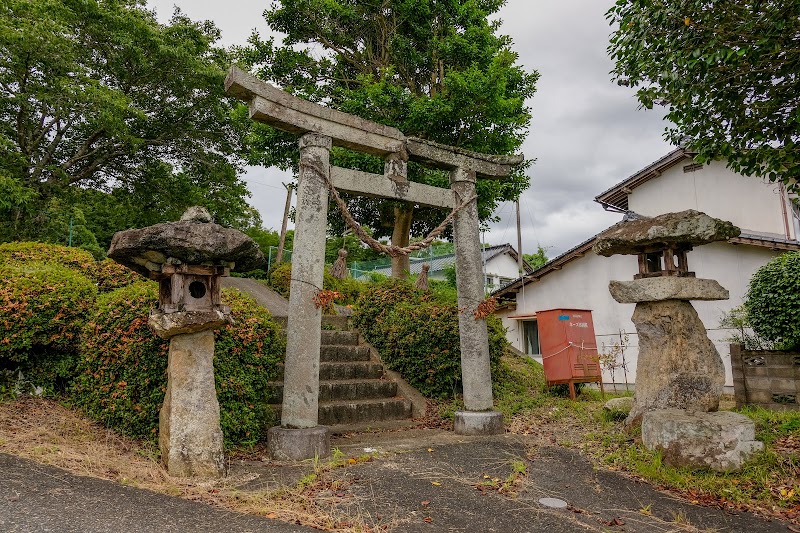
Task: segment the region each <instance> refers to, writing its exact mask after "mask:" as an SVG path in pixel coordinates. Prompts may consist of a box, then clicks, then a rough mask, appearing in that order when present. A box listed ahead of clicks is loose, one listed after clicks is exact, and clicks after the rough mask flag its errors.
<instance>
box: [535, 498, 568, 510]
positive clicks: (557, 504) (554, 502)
mask: <svg viewBox="0 0 800 533" xmlns="http://www.w3.org/2000/svg"><path fill="white" fill-rule="evenodd" d="M539 503H541V504H542V505H545V506H547V507H554V508H556V509H566V508H567V502H565V501H564V500H559V499H558V498H540V499H539Z"/></svg>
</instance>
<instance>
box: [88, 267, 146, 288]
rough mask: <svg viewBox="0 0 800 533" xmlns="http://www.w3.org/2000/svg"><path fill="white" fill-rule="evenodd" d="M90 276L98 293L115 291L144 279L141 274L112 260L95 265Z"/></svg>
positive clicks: (89, 273) (90, 271)
mask: <svg viewBox="0 0 800 533" xmlns="http://www.w3.org/2000/svg"><path fill="white" fill-rule="evenodd" d="M88 275H89V276H91V277H92V279H94V281H95V282H96V283H97V290H98V292H109V291H113V290H114V289H119V288H120V287H126V286H128V285H130V284H132V283H135V282H137V281H141V280H143V279H144V278H143V277H142V276H141V274H137V273H136V272H134V271H133V270H131V269H130V268H128V267H124V266H122V265H120V264H119V263H117V262H116V261H112V260H111V259H104V260H103V261H98V262H96V263H95V264H93V265H92V266H91V269H90V270H89V272H88Z"/></svg>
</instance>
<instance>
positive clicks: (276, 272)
mask: <svg viewBox="0 0 800 533" xmlns="http://www.w3.org/2000/svg"><path fill="white" fill-rule="evenodd" d="M291 283H292V264H291V263H285V262H284V263H279V264H278V265H275V266H274V267H272V269H271V270H270V272H269V286H270V287H272V289H273V290H275V292H277V293H278V294H280V295H281V296H283V297H284V298H289V288H290V285H291ZM365 287H366V284H365V283H363V282H361V281H358V280H355V279H353V278H345V279H338V278H335V277H333V276H332V275H331V273H330V272H329V270H328V267H327V266H326V267H325V274H324V276H323V281H322V288H323V289H326V290H330V291H336V292H339V293H340V294H341V296H340V297H339V298H336V299H335V300H334V302H335V303H337V304H339V305H353V304H355V303H356V302H357V301H358V298H359V297H360V296H361V293H362V292H363V291H364V289H365Z"/></svg>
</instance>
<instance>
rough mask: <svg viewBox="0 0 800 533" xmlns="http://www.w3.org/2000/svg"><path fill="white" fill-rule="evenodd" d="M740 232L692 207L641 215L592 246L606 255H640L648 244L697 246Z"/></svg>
mask: <svg viewBox="0 0 800 533" xmlns="http://www.w3.org/2000/svg"><path fill="white" fill-rule="evenodd" d="M740 233H741V230H740V229H739V228H737V227H736V226H734V225H733V224H731V223H730V222H727V221H725V220H720V219H718V218H714V217H711V216H708V215H706V214H705V213H701V212H700V211H695V210H693V209H688V210H686V211H681V212H678V213H665V214H663V215H659V216H657V217H652V218H650V217H643V216H638V217H636V218H633V219H631V220H623V221H622V222H619V223H617V224H614V225H613V226H611V227H610V228H608V229H607V230H605V231H604V232H602V233H601V234H600V235H598V236H597V239H596V240H595V244H594V246H593V248H592V249H593V250H594V252H595V253H596V254H599V255H602V256H605V257H610V256H612V255H617V254H627V255H636V254H639V253H641V251H642V248H645V247H648V246H656V245H675V244H684V245H688V246H690V247H693V246H700V245H702V244H708V243H710V242H715V241H724V240H727V239H730V238H732V237H738V236H739V234H740Z"/></svg>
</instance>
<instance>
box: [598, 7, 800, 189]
mask: <svg viewBox="0 0 800 533" xmlns="http://www.w3.org/2000/svg"><path fill="white" fill-rule="evenodd" d="M607 17H608V18H609V20H610V21H611V23H612V24H615V25H618V29H617V30H616V31H615V32H614V33H613V34H612V36H611V44H610V46H609V52H610V54H611V57H612V58H613V59H614V61H615V62H616V65H615V68H614V70H613V72H612V74H613V76H614V78H615V79H617V80H618V83H621V84H625V85H631V86H633V87H637V88H638V92H637V95H638V98H639V101H640V102H641V104H642V106H644V107H646V108H652V106H653V104H663V105H666V106H667V109H668V114H667V117H666V118H667V119H668V120H670V121H671V122H672V123H673V124H674V126H671V127H669V128H667V130H666V132H665V136H666V138H667V139H668V140H670V141H671V142H672V143H674V144H683V145H684V146H688V147H690V148H691V149H693V150H696V151H697V152H698V160H699V161H701V162H706V161H709V160H712V159H723V158H724V159H727V161H728V165H729V166H730V167H731V168H732V169H733V170H735V171H737V172H741V173H744V174H747V175H751V174H758V175H762V176H766V177H768V178H769V179H770V180H772V181H778V180H781V181H783V182H784V183H786V184H787V185H788V186H789V187H790V188H794V189H795V190H798V176H800V148H798V141H799V140H800V109H798V100H800V47H798V45H797V43H798V35H799V34H800V2H796V1H793V0H785V1H780V0H742V1H736V2H731V1H726V0H679V1H673V2H666V1H663V0H618V1H617V3H616V5H615V6H614V7H612V8H611V9H610V10H609V11H608V13H607Z"/></svg>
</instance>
